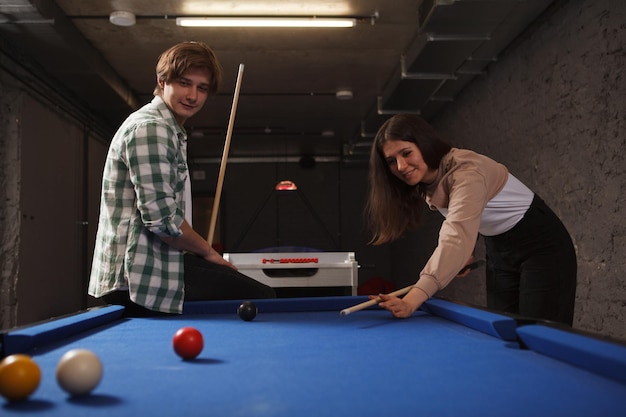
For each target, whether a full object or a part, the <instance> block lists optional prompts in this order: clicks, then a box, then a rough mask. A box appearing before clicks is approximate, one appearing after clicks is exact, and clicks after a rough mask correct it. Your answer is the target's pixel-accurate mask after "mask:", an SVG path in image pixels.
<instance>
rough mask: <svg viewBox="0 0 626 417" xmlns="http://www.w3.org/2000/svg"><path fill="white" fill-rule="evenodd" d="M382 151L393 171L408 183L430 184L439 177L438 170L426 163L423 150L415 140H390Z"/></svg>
mask: <svg viewBox="0 0 626 417" xmlns="http://www.w3.org/2000/svg"><path fill="white" fill-rule="evenodd" d="M382 151H383V155H384V157H385V161H386V163H387V166H389V170H390V171H391V173H392V174H393V175H395V176H396V177H398V178H399V179H400V180H402V181H404V182H405V183H407V184H408V185H411V186H413V185H417V184H418V183H420V182H421V183H425V184H430V183H431V182H433V181H435V179H436V178H437V170H436V169H430V168H429V167H428V165H426V162H424V159H423V158H422V152H421V151H420V150H419V148H418V147H417V145H416V144H415V143H413V142H406V141H403V140H388V141H386V142H385V143H384V144H383V149H382Z"/></svg>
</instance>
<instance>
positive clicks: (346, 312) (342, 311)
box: [339, 308, 351, 316]
mask: <svg viewBox="0 0 626 417" xmlns="http://www.w3.org/2000/svg"><path fill="white" fill-rule="evenodd" d="M350 313H351V311H350V309H349V308H345V309H343V310H341V311H340V312H339V314H341V315H342V316H347V315H348V314H350Z"/></svg>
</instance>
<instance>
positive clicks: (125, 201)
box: [89, 97, 188, 313]
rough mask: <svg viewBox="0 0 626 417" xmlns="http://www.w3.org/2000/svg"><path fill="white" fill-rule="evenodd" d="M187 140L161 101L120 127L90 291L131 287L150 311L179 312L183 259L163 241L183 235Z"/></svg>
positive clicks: (105, 185)
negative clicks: (181, 227) (166, 238)
mask: <svg viewBox="0 0 626 417" xmlns="http://www.w3.org/2000/svg"><path fill="white" fill-rule="evenodd" d="M185 141H186V135H185V133H184V131H183V130H182V129H180V127H178V125H177V123H176V122H175V120H174V118H173V116H172V114H171V112H170V111H169V109H168V108H167V106H165V104H164V103H163V101H162V100H161V99H160V97H155V99H154V100H153V102H152V103H150V104H148V105H146V106H145V107H144V108H142V109H140V110H139V111H137V112H136V113H134V114H133V115H131V117H129V119H128V120H127V121H126V122H125V123H124V124H123V125H122V126H121V127H120V129H119V130H118V133H117V134H116V135H115V137H114V138H113V140H112V142H111V146H110V148H109V153H108V155H107V160H106V163H105V168H104V175H103V182H102V202H101V206H100V219H99V224H98V233H97V237H96V246H95V249H94V259H93V265H92V270H91V278H90V283H89V294H91V295H93V296H95V297H99V296H101V295H104V294H106V293H108V292H111V291H114V290H116V289H120V288H125V287H128V289H129V292H130V297H131V300H133V301H134V302H135V303H137V304H139V305H142V306H144V307H146V308H149V309H152V310H157V311H162V312H170V313H177V312H181V311H182V301H183V299H184V276H183V271H184V266H183V254H182V252H181V251H179V250H177V249H174V248H172V247H170V246H169V245H167V244H166V243H164V242H163V241H162V240H161V239H160V238H159V236H179V235H180V234H181V230H180V225H181V224H182V222H183V218H184V210H185V206H184V198H183V196H184V192H185V181H186V178H187V175H188V168H187V155H186V142H185Z"/></svg>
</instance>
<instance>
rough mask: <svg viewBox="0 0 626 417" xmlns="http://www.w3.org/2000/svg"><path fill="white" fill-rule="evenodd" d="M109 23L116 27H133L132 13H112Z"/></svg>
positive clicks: (133, 18) (134, 21) (134, 20)
mask: <svg viewBox="0 0 626 417" xmlns="http://www.w3.org/2000/svg"><path fill="white" fill-rule="evenodd" d="M109 21H110V22H111V23H113V24H114V25H116V26H133V25H134V24H135V23H136V19H135V15H134V13H131V12H124V11H116V12H112V13H111V14H110V15H109Z"/></svg>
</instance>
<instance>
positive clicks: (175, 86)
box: [157, 68, 211, 127]
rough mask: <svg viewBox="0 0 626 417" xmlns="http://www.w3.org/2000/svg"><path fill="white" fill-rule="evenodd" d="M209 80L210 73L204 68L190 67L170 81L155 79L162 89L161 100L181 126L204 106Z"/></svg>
mask: <svg viewBox="0 0 626 417" xmlns="http://www.w3.org/2000/svg"><path fill="white" fill-rule="evenodd" d="M210 81H211V73H210V72H209V70H208V69H206V68H190V69H189V70H187V71H186V72H185V73H184V74H183V75H181V76H180V77H179V78H177V79H174V80H172V81H171V82H165V81H162V80H157V82H158V83H159V85H160V86H161V88H162V89H163V95H162V97H163V101H164V102H165V104H167V107H169V108H170V110H171V111H172V112H173V113H174V117H175V119H176V121H177V122H178V124H179V125H180V126H181V127H182V126H183V125H184V124H185V122H186V121H187V119H189V118H190V117H191V116H193V115H194V114H196V113H198V112H199V111H200V109H202V106H204V102H205V101H206V99H207V97H208V95H209V84H210Z"/></svg>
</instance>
